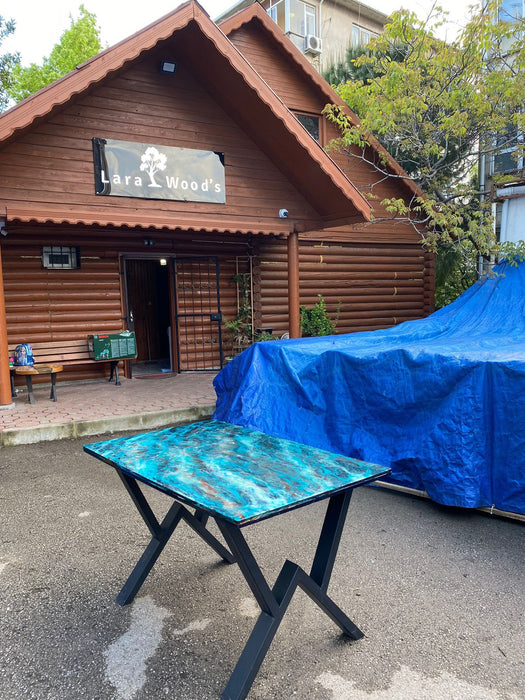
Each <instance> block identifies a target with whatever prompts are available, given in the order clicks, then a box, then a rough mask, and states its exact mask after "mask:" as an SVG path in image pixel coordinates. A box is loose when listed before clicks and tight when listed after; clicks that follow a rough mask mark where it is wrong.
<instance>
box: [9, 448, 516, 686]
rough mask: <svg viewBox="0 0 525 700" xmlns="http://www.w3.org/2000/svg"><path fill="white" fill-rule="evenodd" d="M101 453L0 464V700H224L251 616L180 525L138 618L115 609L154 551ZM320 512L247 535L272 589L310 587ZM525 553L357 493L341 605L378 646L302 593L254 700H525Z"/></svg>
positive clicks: (241, 586)
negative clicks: (145, 554) (283, 582)
mask: <svg viewBox="0 0 525 700" xmlns="http://www.w3.org/2000/svg"><path fill="white" fill-rule="evenodd" d="M97 439H100V437H98V436H93V437H88V438H83V439H75V440H69V439H65V440H60V441H50V442H40V443H37V444H27V445H16V446H11V447H3V448H2V449H1V450H0V698H1V699H2V700H22V699H23V700H33V699H34V700H77V699H79V700H80V699H86V698H91V699H93V700H95V699H97V700H100V699H103V700H157V699H159V698H172V699H173V698H175V699H176V700H179V699H180V700H183V699H184V700H211V699H217V698H219V697H220V693H221V691H222V690H223V688H224V687H225V685H226V683H227V680H228V678H229V675H230V673H231V671H232V670H233V667H234V665H235V662H236V660H237V658H238V656H239V653H240V651H241V649H242V647H243V646H244V643H245V641H246V639H247V637H248V635H249V633H250V631H251V629H252V627H253V624H254V623H255V620H256V616H257V611H258V609H257V606H256V604H255V600H254V599H253V597H252V595H251V593H250V591H249V589H248V587H247V585H246V584H245V582H244V579H243V578H242V576H241V574H240V572H239V571H238V569H237V567H236V565H226V564H223V563H222V562H221V561H220V560H219V558H218V557H217V555H216V554H215V553H214V552H213V551H212V550H211V549H210V548H208V547H207V546H206V545H205V544H204V543H203V541H202V540H201V539H200V538H199V537H198V536H197V535H196V534H195V533H194V532H193V531H192V530H191V529H189V528H188V527H187V526H186V525H185V524H184V523H182V524H181V525H180V526H179V528H177V531H176V532H175V534H174V536H173V538H172V540H171V541H170V543H169V544H168V546H167V547H166V549H165V550H164V552H163V554H162V555H161V557H160V559H159V561H158V562H157V564H156V565H155V567H154V568H153V570H152V572H151V574H150V576H149V577H148V579H147V580H146V582H145V583H144V585H143V587H142V589H141V590H140V592H139V594H138V596H137V598H136V599H135V601H134V603H133V604H131V605H129V606H126V607H119V606H118V605H117V604H116V603H115V597H116V595H117V593H118V591H119V590H120V587H121V586H122V584H123V583H124V581H125V580H126V578H127V576H128V574H129V573H130V571H131V569H132V567H133V565H134V564H135V562H136V560H137V559H138V557H139V556H140V554H141V553H142V551H143V548H144V546H145V545H146V543H147V542H148V539H149V537H148V535H149V533H148V531H147V529H146V527H145V525H144V523H143V521H142V520H141V519H140V516H139V515H138V513H137V511H136V510H135V507H134V506H133V504H132V502H131V500H130V498H129V496H128V494H127V493H126V492H125V490H124V488H123V486H122V484H121V482H120V480H119V479H118V477H117V475H116V473H115V472H114V470H113V469H111V468H110V467H108V466H106V465H104V464H102V463H101V462H99V461H97V460H95V459H94V458H92V457H90V456H88V455H87V454H85V453H84V452H83V450H82V445H83V444H84V443H85V442H95V441H96V440H97ZM153 503H154V505H155V508H156V509H157V510H158V511H159V512H160V511H163V510H166V507H167V500H166V498H165V497H164V496H162V495H161V494H158V493H154V494H153ZM324 509H325V505H324V504H322V503H321V504H319V503H318V504H314V505H311V506H308V507H306V508H302V509H299V510H296V511H293V512H291V513H288V514H286V515H283V516H280V517H277V518H273V519H270V520H268V521H264V522H262V523H259V524H257V525H254V526H252V527H250V528H248V529H247V531H246V537H247V539H248V541H249V542H250V544H251V545H252V546H253V549H254V551H255V552H256V553H257V555H258V557H259V562H260V563H261V564H262V566H263V570H264V572H265V574H266V575H267V576H268V578H269V580H270V581H271V582H273V580H274V579H275V577H276V575H277V573H278V571H279V569H280V567H281V565H282V563H283V561H284V559H285V558H289V559H292V560H293V561H296V562H297V563H299V564H300V565H302V566H303V567H304V568H305V569H307V570H308V568H309V564H310V562H311V558H312V555H313V548H314V547H315V544H316V542H317V538H318V534H319V528H320V524H321V522H322V517H323V515H324ZM524 542H525V529H524V524H523V523H521V522H518V521H511V520H504V519H500V518H497V517H491V516H489V515H486V514H482V513H479V512H471V511H466V510H456V509H450V508H444V507H440V506H438V505H436V504H434V503H432V502H430V501H428V500H423V499H419V498H416V497H414V496H410V495H406V494H401V493H396V492H392V491H388V490H385V489H381V488H373V487H361V488H359V489H357V490H356V491H355V493H354V496H353V498H352V503H351V505H350V512H349V517H348V521H347V524H346V528H345V531H344V533H343V537H342V541H341V546H340V550H339V555H338V558H337V561H336V564H335V568H334V573H333V576H332V581H331V584H330V588H329V593H330V595H331V596H332V598H333V599H334V600H335V601H336V602H337V603H338V604H339V605H340V606H341V607H342V608H343V610H344V611H345V612H346V613H347V614H348V615H349V617H350V618H351V619H352V620H353V621H354V622H355V623H356V624H357V625H358V626H359V627H360V628H361V629H362V630H363V631H364V633H365V637H364V638H363V639H361V640H359V641H349V640H347V639H345V638H343V637H342V636H341V635H340V634H339V631H338V628H336V627H335V626H334V625H333V623H332V622H331V621H330V620H329V618H328V617H327V616H326V615H324V614H323V613H322V612H321V611H320V610H319V609H318V608H317V607H316V606H315V604H314V603H313V602H312V601H311V600H310V599H309V598H308V597H307V596H306V595H304V594H303V593H302V592H298V593H297V594H296V596H295V597H294V599H293V601H292V603H291V606H290V608H289V609H288V611H287V613H286V615H285V618H284V621H283V623H282V625H281V627H280V629H279V631H278V633H277V636H276V638H275V640H274V641H273V643H272V646H271V648H270V651H269V653H268V655H267V657H266V659H265V661H264V663H263V665H262V668H261V670H260V672H259V674H258V676H257V678H256V680H255V682H254V684H253V687H252V690H251V691H250V694H249V696H248V698H249V700H288V699H292V698H294V699H297V700H397V699H399V700H443V699H447V700H449V699H453V700H463V699H464V700H523V699H524V698H525V619H524V617H525V566H524V563H525V555H524V551H525V548H524Z"/></svg>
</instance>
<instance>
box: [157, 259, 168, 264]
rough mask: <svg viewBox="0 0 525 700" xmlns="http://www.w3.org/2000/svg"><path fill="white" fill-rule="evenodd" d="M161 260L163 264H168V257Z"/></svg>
mask: <svg viewBox="0 0 525 700" xmlns="http://www.w3.org/2000/svg"><path fill="white" fill-rule="evenodd" d="M159 262H160V264H161V265H163V266H164V265H167V264H168V261H167V260H166V258H161V259H160V260H159Z"/></svg>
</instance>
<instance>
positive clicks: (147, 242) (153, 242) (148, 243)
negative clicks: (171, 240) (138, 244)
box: [144, 238, 155, 246]
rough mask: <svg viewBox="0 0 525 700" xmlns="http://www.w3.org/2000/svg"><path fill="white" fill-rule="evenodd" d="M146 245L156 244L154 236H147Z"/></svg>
mask: <svg viewBox="0 0 525 700" xmlns="http://www.w3.org/2000/svg"><path fill="white" fill-rule="evenodd" d="M144 245H147V246H150V245H155V241H154V240H153V238H145V239H144Z"/></svg>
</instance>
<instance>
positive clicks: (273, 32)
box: [219, 2, 423, 197]
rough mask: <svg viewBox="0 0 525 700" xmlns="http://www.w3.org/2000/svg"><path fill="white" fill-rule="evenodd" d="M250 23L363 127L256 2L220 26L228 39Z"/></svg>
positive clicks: (390, 161)
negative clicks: (255, 24) (259, 28)
mask: <svg viewBox="0 0 525 700" xmlns="http://www.w3.org/2000/svg"><path fill="white" fill-rule="evenodd" d="M251 22H255V23H257V24H258V25H259V26H260V27H262V28H263V30H264V31H265V32H266V36H267V37H268V39H269V40H270V41H272V42H273V43H274V44H275V45H277V46H278V47H279V50H280V51H282V52H284V53H285V54H286V55H287V56H288V58H289V59H290V60H291V61H292V62H293V63H294V64H295V66H296V67H297V68H298V69H299V71H300V72H301V73H302V74H303V75H304V77H305V79H306V80H308V81H309V82H310V83H311V84H312V85H313V86H314V87H315V88H316V89H317V90H318V91H319V92H320V94H321V95H322V96H323V99H324V100H325V101H326V104H334V105H337V106H338V107H340V108H341V109H342V111H343V112H344V113H345V114H346V116H347V117H348V118H349V120H350V122H351V123H352V124H355V125H359V124H360V123H361V122H360V120H359V117H358V116H357V115H356V114H355V113H354V112H352V110H351V109H350V107H349V106H348V105H347V104H346V102H345V101H344V100H343V99H342V98H341V97H340V96H339V95H338V94H337V92H336V91H335V90H334V89H333V88H332V86H331V85H330V84H329V83H327V81H326V80H325V79H324V78H323V77H322V76H321V74H320V73H319V72H318V71H317V70H316V69H315V68H314V66H313V65H312V64H311V63H310V61H309V60H308V59H307V58H306V56H305V55H304V54H303V53H301V51H300V50H299V49H298V48H297V47H296V46H295V45H294V44H293V42H291V41H290V40H289V39H288V37H287V36H286V34H285V33H284V32H283V31H282V29H281V28H280V27H279V26H278V25H277V23H276V22H274V21H273V20H272V18H271V17H270V16H269V14H268V13H267V12H266V10H265V9H264V8H263V7H261V5H260V4H259V3H258V2H253V3H252V4H251V5H250V6H249V7H247V8H245V9H243V10H241V11H240V12H238V13H236V14H234V15H233V16H231V17H229V18H228V19H226V20H225V21H223V22H220V24H219V26H220V28H221V29H222V31H223V32H224V33H225V34H226V35H227V36H228V35H230V34H231V33H232V32H234V31H236V30H237V29H240V28H241V27H243V26H244V25H247V24H250V23H251ZM367 139H368V142H369V143H370V146H371V147H372V149H373V150H374V151H376V152H377V153H379V154H381V157H382V158H384V159H385V162H386V165H387V167H388V168H389V170H390V172H391V173H392V174H393V175H395V176H396V177H398V178H400V182H401V183H402V184H403V185H404V186H405V187H406V188H407V189H408V190H409V192H410V194H411V195H416V196H418V197H420V196H423V192H422V191H421V190H420V188H419V187H418V186H417V185H416V183H415V182H414V181H413V180H412V179H411V178H410V176H409V175H408V174H407V173H406V172H405V171H404V170H403V168H402V167H401V166H400V165H399V163H397V161H396V160H394V158H393V157H392V156H391V155H390V153H389V152H388V151H387V150H386V149H385V147H384V146H383V145H382V144H381V143H380V142H379V141H378V140H377V139H376V138H375V137H374V136H373V135H372V134H368V135H367Z"/></svg>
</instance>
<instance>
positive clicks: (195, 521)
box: [117, 469, 235, 605]
mask: <svg viewBox="0 0 525 700" xmlns="http://www.w3.org/2000/svg"><path fill="white" fill-rule="evenodd" d="M117 473H118V475H119V476H120V478H121V480H122V482H123V484H124V486H125V487H126V490H127V491H128V493H129V495H130V496H131V499H132V501H133V503H134V504H135V506H136V508H137V510H138V511H139V513H140V515H141V517H142V519H143V520H144V522H145V523H146V525H147V527H148V529H149V531H150V532H151V534H152V538H151V540H150V543H149V544H148V546H147V547H146V549H145V550H144V552H143V554H142V556H141V557H140V559H139V560H138V562H137V563H136V565H135V567H134V569H133V571H132V572H131V574H130V576H129V577H128V580H127V581H126V583H125V584H124V586H123V587H122V589H121V591H120V593H119V594H118V596H117V603H118V604H119V605H127V604H128V603H131V602H132V600H133V599H134V597H135V596H136V594H137V593H138V591H139V589H140V587H141V586H142V584H143V583H144V581H145V580H146V578H147V576H148V574H149V572H150V571H151V569H152V568H153V565H154V564H155V562H156V561H157V559H158V558H159V556H160V555H161V553H162V550H163V549H164V547H165V546H166V544H167V543H168V541H169V539H170V537H171V536H172V534H173V532H174V530H175V528H176V527H177V525H178V524H179V522H180V521H181V520H182V519H184V520H185V521H186V522H187V523H188V525H190V526H191V527H192V528H193V529H194V530H195V532H197V533H198V534H199V535H200V536H201V537H202V539H203V540H204V541H205V542H206V543H207V544H208V545H209V546H210V547H212V549H214V550H215V551H216V552H217V554H218V555H219V556H220V557H221V558H222V559H223V560H224V561H226V562H227V563H228V564H233V563H234V562H235V558H234V557H233V556H232V555H231V553H230V552H229V551H228V550H227V549H226V547H224V545H223V544H221V542H219V540H217V539H216V538H215V537H214V536H213V535H212V534H211V532H209V531H208V530H206V521H207V517H206V516H203V513H202V511H199V510H197V511H196V512H195V514H192V513H190V511H188V510H187V509H186V508H185V507H184V506H183V505H182V504H181V503H178V502H177V501H175V502H174V503H173V504H172V506H171V507H170V509H169V510H168V512H167V513H166V515H165V516H164V519H163V520H162V522H161V523H159V521H158V520H157V518H156V516H155V514H154V513H153V511H152V509H151V507H150V505H149V503H148V502H147V500H146V498H145V496H144V494H143V493H142V491H141V490H140V487H139V485H138V483H137V481H136V480H135V479H133V477H131V476H129V475H128V474H125V473H124V472H122V471H120V470H119V469H117Z"/></svg>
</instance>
